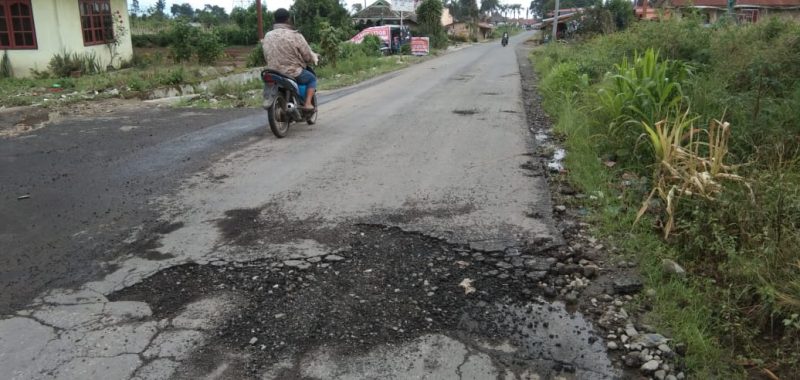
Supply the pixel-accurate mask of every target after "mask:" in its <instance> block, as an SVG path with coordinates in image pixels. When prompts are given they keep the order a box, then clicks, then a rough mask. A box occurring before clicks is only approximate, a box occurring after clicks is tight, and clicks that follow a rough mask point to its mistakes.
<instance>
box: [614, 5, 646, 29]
mask: <svg viewBox="0 0 800 380" xmlns="http://www.w3.org/2000/svg"><path fill="white" fill-rule="evenodd" d="M648 1H649V0H648ZM603 8H604V9H606V10H608V12H609V13H610V14H611V18H612V19H613V21H614V25H615V26H616V28H617V30H625V29H626V28H627V27H628V26H629V25H630V24H631V22H632V21H633V5H632V4H631V2H630V1H627V0H610V1H608V2H606V3H605V4H603Z"/></svg>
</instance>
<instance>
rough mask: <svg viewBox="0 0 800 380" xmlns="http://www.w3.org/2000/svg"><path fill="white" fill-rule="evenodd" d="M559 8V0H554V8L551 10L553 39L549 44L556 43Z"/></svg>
mask: <svg viewBox="0 0 800 380" xmlns="http://www.w3.org/2000/svg"><path fill="white" fill-rule="evenodd" d="M559 7H560V2H559V0H556V8H555V9H554V10H553V38H552V39H551V40H550V42H557V41H558V8H559Z"/></svg>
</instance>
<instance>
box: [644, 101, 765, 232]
mask: <svg viewBox="0 0 800 380" xmlns="http://www.w3.org/2000/svg"><path fill="white" fill-rule="evenodd" d="M695 120H696V118H692V117H690V116H689V111H688V110H687V111H686V112H684V113H680V112H678V114H677V115H676V117H674V118H672V119H669V118H668V119H664V120H661V121H659V122H657V123H656V124H655V125H654V126H650V125H648V124H647V123H646V122H642V123H641V125H642V127H643V128H644V130H645V133H644V134H643V135H642V137H646V138H647V141H648V142H649V143H650V145H651V147H652V149H653V153H654V155H655V158H656V168H655V173H654V176H653V181H654V186H653V189H652V190H651V191H650V194H649V195H648V196H647V198H646V199H645V200H644V202H643V204H642V207H641V208H640V209H639V212H638V213H637V214H636V221H635V222H638V221H639V219H641V217H642V215H644V213H645V212H647V209H648V208H649V206H650V200H651V199H652V198H653V196H655V195H658V197H659V198H660V199H661V200H662V201H663V202H664V204H665V205H666V207H665V212H666V213H667V221H666V223H665V224H664V238H667V237H669V234H670V233H671V232H672V230H673V229H674V227H675V210H676V208H677V204H678V201H679V200H680V198H681V197H701V198H703V199H706V200H708V201H715V200H716V197H717V195H718V194H719V193H720V192H721V191H722V190H723V186H722V181H734V182H739V183H743V184H745V185H746V186H748V188H749V185H748V184H747V182H746V181H745V179H744V178H743V177H741V176H739V175H736V174H733V171H734V169H735V167H734V166H731V165H726V164H725V156H726V155H727V154H728V139H729V138H730V135H731V132H730V123H728V122H723V121H719V120H712V121H711V123H710V124H709V127H708V129H707V130H702V129H697V128H694V126H693V125H694V121H695ZM703 136H705V137H706V138H705V139H702V137H703ZM704 140H705V141H704ZM751 196H752V190H751ZM635 222H634V223H635Z"/></svg>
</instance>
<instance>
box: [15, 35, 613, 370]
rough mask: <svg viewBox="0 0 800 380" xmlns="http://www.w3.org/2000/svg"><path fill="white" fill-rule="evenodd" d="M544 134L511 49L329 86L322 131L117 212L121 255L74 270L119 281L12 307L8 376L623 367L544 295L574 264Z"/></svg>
mask: <svg viewBox="0 0 800 380" xmlns="http://www.w3.org/2000/svg"><path fill="white" fill-rule="evenodd" d="M525 37H526V36H524V35H523V36H520V37H516V38H514V39H512V43H514V42H516V43H519V42H522V41H523V38H525ZM322 100H323V102H324V100H325V99H324V98H323V99H322ZM265 120H266V116H265V115H264V121H265ZM533 144H534V139H533V136H532V135H531V133H530V131H529V128H528V124H527V121H526V113H525V109H524V107H523V101H522V95H521V84H520V73H519V68H518V66H517V57H516V55H515V51H514V50H513V49H510V48H503V47H501V46H500V44H496V43H492V44H481V45H476V46H474V47H471V48H468V49H463V50H460V51H457V52H453V53H451V54H448V55H445V56H442V57H439V58H436V59H432V60H429V61H426V62H424V63H421V64H418V65H416V66H413V67H410V68H408V69H405V70H403V71H401V72H399V73H398V74H395V75H391V76H389V77H388V78H387V79H385V80H384V81H382V82H380V83H378V84H376V85H374V86H371V87H367V88H363V89H361V90H359V91H356V92H352V93H349V94H346V95H345V96H340V97H336V98H333V99H332V100H330V101H328V102H326V103H324V104H323V105H322V106H321V109H320V118H319V120H318V124H316V125H314V126H307V125H295V126H293V127H292V129H290V132H289V136H288V137H287V138H284V139H280V140H278V139H274V138H271V137H267V136H264V137H262V138H260V139H257V140H254V141H251V142H248V143H246V144H240V145H237V146H235V147H234V148H235V149H233V148H231V147H230V146H227V148H222V147H221V148H220V151H217V152H215V154H217V155H219V159H216V160H214V161H213V162H211V163H210V164H209V165H207V166H205V165H204V167H202V168H187V170H186V171H184V172H177V173H173V174H172V177H171V178H170V180H175V181H176V187H174V188H172V189H170V190H169V191H162V192H156V193H155V194H153V195H150V196H142V198H141V199H139V202H141V203H138V204H141V205H142V206H141V207H143V208H145V209H146V210H147V211H148V212H150V213H153V214H154V215H156V217H154V218H153V221H150V222H146V221H145V222H140V223H138V224H133V225H126V224H125V223H126V222H127V223H130V221H131V220H132V219H122V220H118V221H116V224H114V223H115V222H114V221H111V222H109V223H110V224H111V225H112V227H113V228H118V229H124V228H127V229H128V230H129V231H130V233H129V236H128V238H127V239H125V240H124V241H121V242H118V243H114V244H109V245H108V248H107V249H108V251H109V252H110V253H109V254H108V257H113V259H111V260H107V261H106V262H103V263H102V265H100V264H98V263H97V262H89V261H87V262H85V263H73V264H72V265H87V266H88V265H92V266H98V267H102V268H106V271H105V272H104V273H103V275H102V276H97V277H96V278H93V279H92V280H90V281H88V282H85V283H81V284H76V285H75V286H69V287H52V288H48V289H46V290H45V291H44V292H42V293H41V294H39V295H38V296H37V297H35V298H34V299H32V300H31V301H30V302H28V303H27V304H26V306H24V307H14V308H13V310H12V311H10V312H9V313H7V314H6V315H4V316H3V317H2V319H0V373H2V374H4V375H3V376H4V377H5V378H12V379H165V378H176V379H198V378H208V379H494V378H497V379H609V378H619V377H621V376H622V375H621V372H619V370H618V369H616V368H615V367H614V366H613V365H612V363H611V360H610V359H609V358H608V354H607V352H606V344H605V343H604V339H603V337H601V336H598V335H597V333H595V331H594V329H593V327H592V325H591V323H589V322H588V321H587V320H585V319H584V317H583V316H582V315H581V314H580V313H578V312H575V311H573V310H570V309H569V308H567V307H566V306H565V305H564V304H562V303H560V302H553V303H550V302H547V301H545V298H544V297H543V295H546V293H547V291H548V290H549V291H551V292H552V286H553V278H554V277H555V276H556V275H563V274H564V270H565V269H564V265H563V264H561V263H557V262H556V261H557V260H556V259H555V258H553V257H552V256H553V255H552V254H551V253H552V252H553V251H554V250H557V249H558V247H560V246H561V245H562V237H561V236H560V235H559V233H558V232H557V230H556V228H555V227H554V226H553V222H552V219H551V214H550V213H551V211H550V210H551V209H552V205H551V204H550V197H549V193H548V187H547V184H546V181H545V178H544V177H542V170H541V169H540V168H541V167H542V165H541V163H540V162H539V161H538V160H539V159H538V158H537V157H533V156H532V154H531V152H532V151H533V148H534V147H533ZM224 149H227V150H224ZM226 152H227V153H226ZM223 153H224V154H223ZM148 170H155V171H158V170H161V169H159V168H156V167H154V166H152V165H151V166H149V167H148ZM187 173H188V174H187ZM105 228H110V227H105ZM86 234H89V236H98V238H99V236H101V235H92V234H99V232H97V231H95V230H92V229H91V228H90V231H89V232H86ZM79 258H83V256H80V257H79ZM570 260H571V259H570ZM576 265H577V264H576ZM576 265H574V266H573V267H575V266H576ZM573 269H574V268H573ZM578 272H580V271H578ZM68 275H69V274H68V273H66V274H64V276H68ZM579 277H580V276H579V275H576V277H575V278H576V280H575V281H588V280H586V279H584V280H581V279H580V278H579ZM559 280H563V279H559Z"/></svg>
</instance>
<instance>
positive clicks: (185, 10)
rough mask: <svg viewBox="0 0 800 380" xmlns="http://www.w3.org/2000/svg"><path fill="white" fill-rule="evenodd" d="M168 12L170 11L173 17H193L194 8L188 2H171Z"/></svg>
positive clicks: (189, 18)
mask: <svg viewBox="0 0 800 380" xmlns="http://www.w3.org/2000/svg"><path fill="white" fill-rule="evenodd" d="M169 11H170V13H172V17H175V18H185V19H187V20H193V19H194V8H192V5H191V4H189V3H183V4H180V5H178V4H172V7H171V8H170V9H169Z"/></svg>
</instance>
